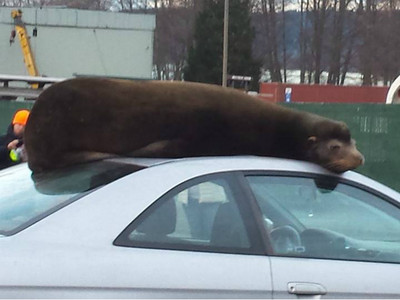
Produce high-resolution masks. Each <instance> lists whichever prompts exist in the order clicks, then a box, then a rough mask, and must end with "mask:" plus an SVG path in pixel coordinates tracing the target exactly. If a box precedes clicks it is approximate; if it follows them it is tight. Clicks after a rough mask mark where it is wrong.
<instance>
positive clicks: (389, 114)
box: [286, 103, 400, 191]
mask: <svg viewBox="0 0 400 300" xmlns="http://www.w3.org/2000/svg"><path fill="white" fill-rule="evenodd" d="M286 105H287V106H289V107H291V108H295V109H298V110H304V111H309V112H312V113H316V114H319V115H322V116H326V117H329V118H332V119H337V120H341V121H344V122H346V123H347V125H348V126H349V127H350V130H351V133H352V136H353V137H354V139H355V140H356V141H357V147H358V149H359V150H360V151H361V152H362V153H363V154H364V156H365V165H364V166H362V167H360V168H358V169H357V172H359V173H361V174H364V175H367V176H369V177H371V178H373V179H376V180H378V181H380V182H382V183H384V184H386V185H388V186H390V187H392V188H393V189H395V190H397V191H400V182H399V179H398V175H397V174H400V156H399V149H400V118H399V116H400V105H385V104H339V103H321V104H314V103H313V104H311V103H307V104H300V103H298V104H297V103H296V104H295V103H291V104H286Z"/></svg>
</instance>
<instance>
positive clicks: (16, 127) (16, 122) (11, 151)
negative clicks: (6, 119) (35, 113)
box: [0, 109, 29, 169]
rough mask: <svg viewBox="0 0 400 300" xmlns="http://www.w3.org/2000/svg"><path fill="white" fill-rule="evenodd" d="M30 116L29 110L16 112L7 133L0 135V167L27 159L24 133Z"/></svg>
mask: <svg viewBox="0 0 400 300" xmlns="http://www.w3.org/2000/svg"><path fill="white" fill-rule="evenodd" d="M28 118H29V110H27V109H21V110H18V111H16V112H15V114H14V116H13V118H12V121H11V124H10V125H9V126H8V129H7V133H6V134H5V135H3V136H1V137H0V169H4V168H7V167H9V166H11V165H13V164H16V163H19V162H21V161H25V160H26V157H25V155H24V152H25V151H24V146H23V144H24V141H23V135H24V131H25V125H26V122H27V121H28Z"/></svg>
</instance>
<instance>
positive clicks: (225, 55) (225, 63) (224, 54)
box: [222, 0, 229, 87]
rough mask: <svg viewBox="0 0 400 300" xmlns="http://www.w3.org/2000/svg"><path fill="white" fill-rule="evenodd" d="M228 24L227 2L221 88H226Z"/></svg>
mask: <svg viewBox="0 0 400 300" xmlns="http://www.w3.org/2000/svg"><path fill="white" fill-rule="evenodd" d="M228 24H229V0H225V5H224V46H223V53H222V86H223V87H226V83H227V72H228Z"/></svg>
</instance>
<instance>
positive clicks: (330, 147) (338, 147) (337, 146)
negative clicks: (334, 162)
mask: <svg viewBox="0 0 400 300" xmlns="http://www.w3.org/2000/svg"><path fill="white" fill-rule="evenodd" d="M339 149H340V145H338V144H336V145H330V146H329V150H331V151H335V150H339Z"/></svg>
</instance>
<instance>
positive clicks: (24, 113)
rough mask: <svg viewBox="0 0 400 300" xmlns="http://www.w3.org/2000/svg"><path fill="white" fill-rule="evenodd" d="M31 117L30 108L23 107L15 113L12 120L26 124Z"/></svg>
mask: <svg viewBox="0 0 400 300" xmlns="http://www.w3.org/2000/svg"><path fill="white" fill-rule="evenodd" d="M28 117H29V110H26V109H22V110H19V111H17V112H16V113H15V115H14V118H13V120H12V124H13V125H14V124H21V125H26V122H27V121H28Z"/></svg>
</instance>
